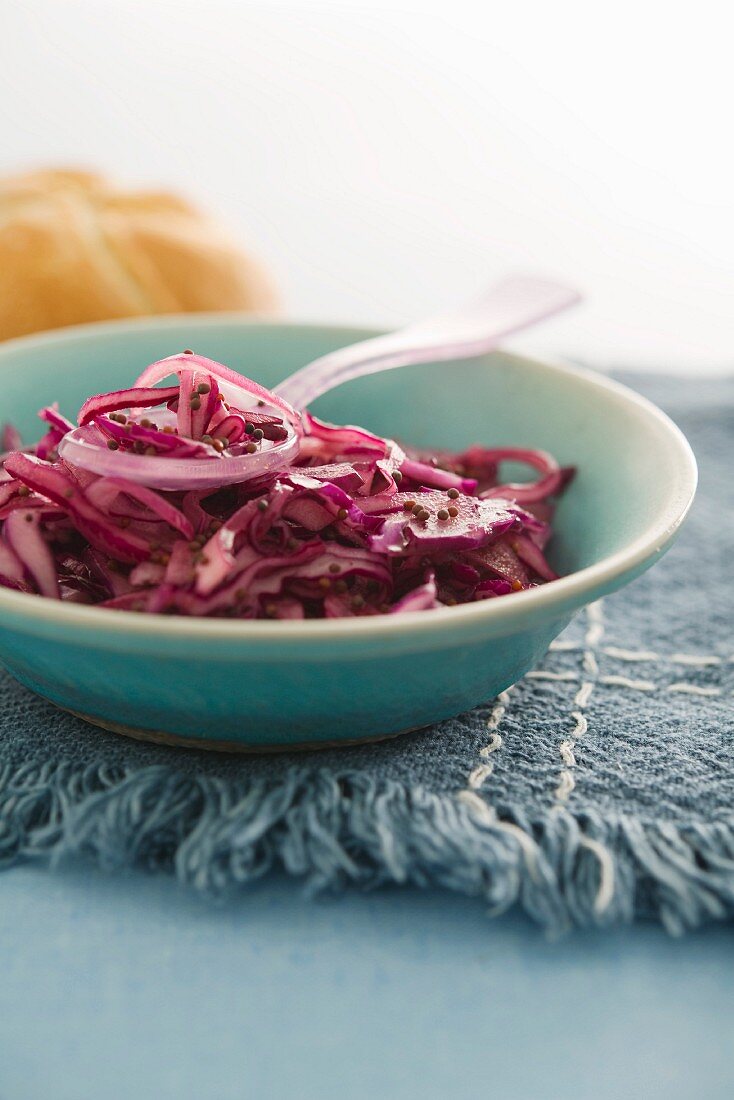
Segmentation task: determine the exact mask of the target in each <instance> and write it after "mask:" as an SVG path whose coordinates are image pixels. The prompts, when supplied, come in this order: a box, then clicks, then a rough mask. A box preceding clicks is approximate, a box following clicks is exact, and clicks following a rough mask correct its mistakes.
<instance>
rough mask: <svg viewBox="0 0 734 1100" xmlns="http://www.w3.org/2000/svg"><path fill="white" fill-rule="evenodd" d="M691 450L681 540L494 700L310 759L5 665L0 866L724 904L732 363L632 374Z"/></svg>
mask: <svg viewBox="0 0 734 1100" xmlns="http://www.w3.org/2000/svg"><path fill="white" fill-rule="evenodd" d="M626 380H627V381H628V382H630V383H631V384H632V385H634V386H636V387H637V388H638V389H640V390H642V391H643V392H645V393H646V394H648V395H649V396H650V397H652V399H653V400H655V401H657V402H658V403H660V404H661V405H662V406H663V407H664V408H666V409H667V410H668V411H669V412H670V413H671V415H672V416H673V417H674V418H675V419H676V421H677V422H678V423H679V424H680V425H681V427H682V428H683V430H684V431H685V432H686V433H687V435H688V436H689V438H690V440H691V442H692V444H693V447H694V449H695V451H696V454H697V457H698V459H699V463H700V468H701V485H700V491H699V496H698V500H697V502H696V504H695V506H694V510H693V514H692V517H691V519H690V521H689V523H688V524H687V526H686V528H685V530H684V533H683V535H682V536H681V538H680V539H679V541H678V543H677V544H676V546H675V547H674V548H673V550H672V551H671V552H670V553H669V554H668V556H667V557H666V558H665V559H664V560H663V561H662V563H661V564H660V565H658V566H657V567H656V568H655V569H654V570H653V571H652V572H651V573H649V574H646V575H645V576H644V577H642V578H641V579H640V580H638V581H637V582H635V584H634V585H632V586H631V587H630V588H628V589H626V590H625V591H624V592H623V593H620V594H618V595H616V596H613V597H610V598H609V599H608V600H606V601H604V603H603V604H596V605H594V606H592V607H590V608H589V609H587V611H586V612H585V613H584V614H582V615H581V616H579V618H578V619H577V620H576V621H575V622H574V623H573V624H572V625H571V627H570V628H569V629H568V630H567V631H566V633H565V634H564V636H563V637H562V638H561V639H560V640H559V641H558V642H557V643H556V644H555V646H554V647H553V649H552V651H551V652H550V653H549V654H548V656H547V657H546V659H545V661H544V662H543V664H542V666H541V667H540V668H539V669H537V670H536V671H535V672H532V673H530V674H529V675H528V676H527V677H526V678H525V679H524V680H523V681H522V682H520V683H519V684H516V685H515V686H514V687H513V688H511V689H510V690H509V691H507V692H503V694H502V695H501V696H500V697H499V698H498V699H494V700H488V702H487V704H486V706H482V707H479V708H478V709H477V710H475V711H473V712H472V713H470V714H466V715H463V716H461V717H460V718H457V719H454V720H452V721H449V722H444V723H442V724H441V725H440V726H437V727H436V728H435V729H433V730H430V731H424V732H422V733H419V734H415V735H408V736H404V737H401V738H398V739H396V740H394V741H392V742H386V743H383V744H378V745H373V746H368V747H361V748H355V749H349V750H341V751H339V752H336V751H334V752H326V753H319V754H313V755H309V756H290V757H286V756H275V757H267V758H252V757H231V756H228V757H220V756H217V755H215V754H211V755H209V754H204V753H192V752H187V751H179V750H173V749H164V748H159V747H155V746H148V745H140V744H137V743H135V742H129V741H127V740H125V739H124V738H119V737H115V736H113V735H111V734H104V733H102V732H101V731H98V730H95V729H91V728H90V727H88V726H86V725H84V724H83V723H81V722H78V721H77V720H76V719H74V718H72V717H71V716H70V715H67V714H64V713H61V712H59V711H57V710H56V709H55V708H53V707H52V706H50V705H49V704H47V703H44V702H43V701H41V700H40V699H36V698H35V697H34V696H33V695H31V694H29V693H28V692H27V691H26V690H25V689H23V688H21V687H20V686H18V685H16V684H15V682H14V681H12V680H11V679H10V678H9V677H8V676H7V675H6V674H5V673H3V672H2V671H0V866H5V867H9V866H11V865H12V864H13V863H15V862H16V861H18V860H22V859H25V860H30V859H32V860H45V861H47V862H49V863H51V864H53V862H54V859H57V858H60V857H63V856H64V855H67V854H79V853H82V854H86V855H87V856H89V857H91V858H93V859H94V860H96V861H97V862H98V863H99V864H101V865H103V866H104V867H107V868H119V867H124V866H129V865H139V866H143V867H147V868H149V869H153V870H166V871H171V870H172V871H173V872H174V873H175V874H176V875H177V877H178V878H179V879H180V880H181V881H182V882H184V883H186V884H188V885H190V886H192V887H193V888H195V889H196V890H199V891H201V892H203V893H206V894H209V895H211V896H216V895H219V894H221V893H222V892H225V891H230V890H232V889H237V888H238V887H241V886H243V885H245V884H246V883H248V882H249V881H251V880H252V879H254V878H257V877H258V876H260V875H263V874H265V873H266V872H267V871H268V870H270V869H271V868H274V867H280V868H284V869H285V870H286V871H287V872H288V873H289V874H292V875H296V876H302V877H304V878H305V879H306V880H307V882H308V884H309V886H310V887H311V888H320V887H325V886H328V887H340V886H343V885H345V884H349V883H355V884H361V885H364V886H368V885H369V886H373V885H378V884H381V883H405V882H410V883H414V884H418V885H424V884H429V883H432V884H440V885H442V886H445V887H447V888H448V889H452V890H457V891H461V892H463V893H466V894H469V895H476V896H480V897H482V898H484V899H486V901H487V903H488V906H489V909H490V911H493V912H500V911H504V910H505V909H507V908H509V907H511V906H513V905H519V906H521V907H522V908H523V909H524V910H525V911H526V912H527V913H528V914H530V915H531V916H532V917H533V918H535V919H536V920H538V921H539V922H541V923H542V924H544V925H546V926H547V927H549V928H550V929H552V930H562V929H563V928H565V927H568V926H569V925H571V924H574V923H578V924H598V925H603V924H609V923H614V922H619V921H628V920H631V919H633V918H635V917H638V916H648V917H656V918H658V919H660V920H661V921H662V922H663V923H664V924H665V925H666V927H667V928H668V929H669V930H671V931H672V932H680V931H682V930H684V929H686V928H691V927H695V926H697V925H699V924H702V923H704V922H706V921H708V920H712V919H725V918H731V917H732V915H734V723H733V721H732V703H733V702H734V695H733V694H732V689H733V688H734V663H733V659H732V655H733V653H734V644H733V643H732V636H731V635H732V623H734V585H733V582H732V578H731V561H732V551H733V549H734V539H733V538H732V533H733V532H734V479H732V475H731V465H732V458H734V449H733V446H732V444H733V441H734V415H733V413H734V405H733V402H732V397H733V396H734V380H726V381H707V380H704V381H701V380H696V381H694V380H675V379H669V378H666V379H660V378H658V379H652V378H638V377H630V378H627V379H626Z"/></svg>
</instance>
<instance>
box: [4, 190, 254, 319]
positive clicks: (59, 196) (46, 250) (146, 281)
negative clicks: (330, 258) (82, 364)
mask: <svg viewBox="0 0 734 1100" xmlns="http://www.w3.org/2000/svg"><path fill="white" fill-rule="evenodd" d="M274 305H275V295H274V292H273V289H272V286H271V284H270V282H269V280H268V278H267V276H266V275H265V273H264V272H263V271H262V270H261V268H260V267H259V266H258V264H257V263H255V262H254V261H253V260H252V259H250V258H249V257H247V256H245V255H243V254H242V252H240V251H239V250H238V249H237V248H236V247H235V246H234V245H233V244H232V242H231V241H230V240H229V239H228V238H227V237H226V235H224V234H223V233H222V231H221V230H220V229H218V228H217V227H216V226H215V225H212V223H211V222H210V221H209V220H208V219H207V218H205V217H204V216H203V215H202V214H201V213H199V212H198V211H197V210H196V209H194V208H193V207H192V206H190V205H189V204H188V203H187V202H184V201H183V200H182V199H180V198H178V197H176V196H175V195H171V194H168V193H167V192H158V191H137V192H124V191H119V190H118V189H117V188H115V187H114V186H112V185H111V184H110V183H109V182H108V181H106V180H105V179H103V178H102V177H100V176H97V175H94V174H93V173H90V172H75V171H54V170H50V171H39V172H32V173H29V174H28V175H24V176H16V177H13V178H10V179H5V180H0V340H4V339H7V338H8V337H11V336H22V335H24V334H25V333H29V332H38V331H40V330H42V329H50V328H59V327H61V326H63V325H75V324H82V323H85V322H87V321H100V320H104V319H106V318H113V317H136V316H142V315H146V314H156V313H188V312H200V311H204V310H253V311H258V312H260V311H268V310H270V309H272V308H273V307H274Z"/></svg>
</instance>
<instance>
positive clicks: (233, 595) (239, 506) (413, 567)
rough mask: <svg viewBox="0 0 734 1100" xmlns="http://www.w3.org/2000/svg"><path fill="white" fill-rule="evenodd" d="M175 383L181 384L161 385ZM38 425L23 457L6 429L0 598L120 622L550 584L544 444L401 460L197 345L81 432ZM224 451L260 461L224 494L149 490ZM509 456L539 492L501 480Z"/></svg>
mask: <svg viewBox="0 0 734 1100" xmlns="http://www.w3.org/2000/svg"><path fill="white" fill-rule="evenodd" d="M171 374H177V375H178V379H179V381H178V385H174V386H171V385H169V386H165V387H160V386H156V382H161V381H163V380H164V379H165V378H167V377H168V376H170V375H171ZM39 416H40V417H41V419H42V420H43V421H44V424H45V429H46V431H45V434H44V435H43V437H42V438H41V440H40V441H39V442H38V443H37V444H36V445H35V446H34V447H27V448H25V449H23V448H22V445H21V440H20V437H19V436H18V433H17V432H16V431H15V430H14V429H13V428H12V427H10V426H8V427H6V428H5V429H4V430H3V432H2V436H1V437H0V438H1V439H2V446H3V448H4V452H5V453H3V454H0V585H2V586H4V587H6V588H12V589H16V590H18V591H21V592H27V593H36V594H38V595H42V596H46V597H48V598H51V599H60V600H68V601H71V602H74V603H83V604H93V605H96V606H99V607H107V608H117V609H120V610H126V611H147V612H158V613H165V614H178V615H195V616H219V617H229V618H241V619H263V618H269V619H306V618H307V619H314V618H342V617H355V616H357V617H359V616H363V615H378V614H387V613H395V612H399V611H425V610H428V609H430V608H435V607H441V606H452V605H456V604H463V603H469V602H472V601H475V600H486V599H494V598H496V597H497V596H504V595H507V594H510V593H513V592H519V591H522V590H527V589H530V588H534V587H536V586H537V585H540V584H543V583H545V582H547V581H551V580H554V579H555V578H556V574H555V573H554V572H553V570H552V569H551V567H550V566H549V564H548V562H547V560H546V558H545V555H544V548H545V545H546V543H547V541H548V538H549V537H550V534H551V528H550V521H551V518H552V514H553V503H554V498H555V497H557V496H558V495H559V494H560V493H561V492H563V490H564V488H565V486H566V484H567V483H568V481H569V480H570V478H571V477H572V475H573V470H571V469H562V468H561V467H559V465H558V463H557V462H556V461H555V460H554V459H553V458H552V457H551V456H550V455H548V454H546V453H544V452H543V451H537V450H528V449H524V448H522V449H519V448H510V447H500V448H485V447H480V446H473V447H470V448H469V449H468V450H465V451H463V452H461V453H458V454H447V453H445V452H438V451H437V452H435V453H428V454H426V453H424V452H418V451H416V450H411V449H408V448H406V449H405V450H403V449H401V448H400V447H399V446H398V445H397V444H396V443H394V442H393V441H392V440H390V439H382V438H381V437H380V436H376V435H374V434H372V433H371V432H368V431H365V430H364V429H362V428H358V427H350V426H337V425H333V424H326V423H324V422H322V421H320V420H318V419H317V418H316V417H314V416H312V415H311V414H310V413H309V412H307V411H305V410H304V411H302V412H297V411H296V410H294V409H292V408H291V407H290V406H289V405H288V404H287V403H286V402H284V401H283V400H282V399H281V398H279V397H277V396H276V395H275V394H272V393H270V392H269V391H268V390H265V389H263V388H262V387H261V386H258V385H257V384H256V383H254V382H250V381H249V380H248V379H246V378H242V377H241V376H240V375H237V374H235V372H233V371H231V370H229V369H228V368H226V367H222V366H221V365H220V364H217V363H213V362H212V361H211V360H208V359H203V358H202V357H200V356H194V355H193V354H192V353H190V352H186V353H183V354H182V355H177V356H172V357H171V358H170V359H167V360H163V361H162V362H161V363H158V364H153V366H151V367H148V368H147V370H146V371H144V372H143V374H142V375H141V377H140V379H139V380H138V382H137V383H136V385H135V386H134V387H133V388H131V389H128V390H120V391H117V392H114V393H109V394H101V395H98V396H95V397H90V398H89V399H88V400H87V401H85V403H84V405H83V406H82V408H81V410H80V412H79V417H78V423H79V427H78V428H75V427H74V425H72V424H71V423H70V422H69V421H68V420H66V419H65V418H64V417H63V416H62V415H61V414H60V413H59V412H58V409H57V408H56V406H55V405H54V406H51V407H48V408H44V409H42V410H41V412H40V413H39ZM72 433H73V437H72ZM67 437H68V438H67ZM65 439H66V440H67V443H70V442H71V441H72V439H73V440H74V442H75V445H76V447H77V448H78V447H80V446H81V447H84V448H86V449H85V450H84V451H83V452H81V451H79V450H78V449H77V450H75V449H74V448H73V447H71V446H65V444H64V440H65ZM82 454H83V457H84V465H83V466H82V465H79V464H78V463H77V462H75V461H74V456H77V455H82ZM234 459H237V460H239V461H240V462H241V463H242V464H243V465H242V468H243V469H244V468H245V464H246V463H248V462H251V463H252V465H251V467H250V468H248V472H247V474H246V475H245V474H243V479H242V480H240V481H238V482H236V483H231V480H230V482H229V483H228V484H225V485H213V486H212V485H210V486H209V487H204V488H202V487H201V485H200V484H199V483H198V482H196V481H195V480H192V483H191V485H189V486H185V487H183V488H177V489H175V490H166V489H160V488H152V487H150V486H151V485H157V484H158V485H159V484H160V483H161V479H163V481H164V482H165V471H166V470H170V469H171V468H172V467H171V466H170V465H167V464H171V463H181V462H194V461H196V462H197V463H199V462H200V461H202V460H203V461H205V462H207V463H209V462H210V463H214V464H215V466H213V467H211V468H210V469H212V470H215V469H217V468H219V467H217V466H216V464H217V463H224V462H227V461H228V460H234ZM506 462H513V463H518V462H520V463H524V464H525V465H527V466H529V467H531V468H532V469H533V470H534V471H535V473H536V475H537V478H536V480H534V481H532V482H527V483H520V484H516V483H506V482H503V481H502V478H501V469H502V465H503V463H506ZM131 463H134V465H131ZM221 468H222V469H224V466H222V467H221ZM230 468H231V467H230ZM146 469H150V470H151V471H152V473H153V474H154V475H155V476H153V477H152V478H151V480H149V481H148V482H147V484H146V479H145V477H141V474H140V471H141V470H146ZM161 471H163V473H162V474H161ZM245 477H247V480H245Z"/></svg>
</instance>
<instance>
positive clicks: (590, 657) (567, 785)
mask: <svg viewBox="0 0 734 1100" xmlns="http://www.w3.org/2000/svg"><path fill="white" fill-rule="evenodd" d="M586 618H587V622H588V628H587V631H586V636H585V638H584V641H585V643H586V649H585V650H584V659H583V669H584V672H585V673H586V674H587V676H596V675H597V674H598V672H599V665H598V663H597V660H596V655H595V654H594V647H595V646H598V645H599V643H600V642H601V640H602V638H603V637H604V616H603V613H602V609H601V600H597V601H596V603H592V604H589V606H588V607H587V608H586ZM564 679H567V677H564ZM571 679H574V680H575V679H577V676H575V675H574V676H572V677H571ZM593 690H594V681H593V680H584V681H582V683H581V686H580V688H579V689H578V691H577V692H576V694H575V695H574V700H573V701H574V706H575V707H577V708H578V709H577V710H575V711H573V712H572V717H573V718H574V719H575V722H576V725H575V727H574V729H573V730H572V732H571V734H570V736H569V737H568V738H566V739H564V740H563V741H561V744H560V746H559V749H558V752H559V755H560V757H561V761H562V762H563V769H562V770H561V773H560V775H559V777H558V786H557V787H556V791H555V797H556V805H558V806H562V805H563V803H564V802H566V801H567V800H568V797H569V795H570V794H571V792H572V791H573V789H574V787H575V786H576V780H575V778H574V775H573V772H572V771H571V768H575V767H576V757H575V755H574V751H573V750H574V748H575V747H576V741H577V740H578V738H580V737H583V736H584V734H585V733H586V731H587V729H588V723H587V721H586V717H585V715H584V714H583V708H584V707H586V706H588V703H589V700H590V699H591V693H592V692H593Z"/></svg>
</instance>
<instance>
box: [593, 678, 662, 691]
mask: <svg viewBox="0 0 734 1100" xmlns="http://www.w3.org/2000/svg"><path fill="white" fill-rule="evenodd" d="M599 683H600V684H608V685H609V686H611V687H623V688H630V690H631V691H654V690H655V684H654V683H653V682H652V680H630V679H629V678H628V677H627V676H600V677H599Z"/></svg>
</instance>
